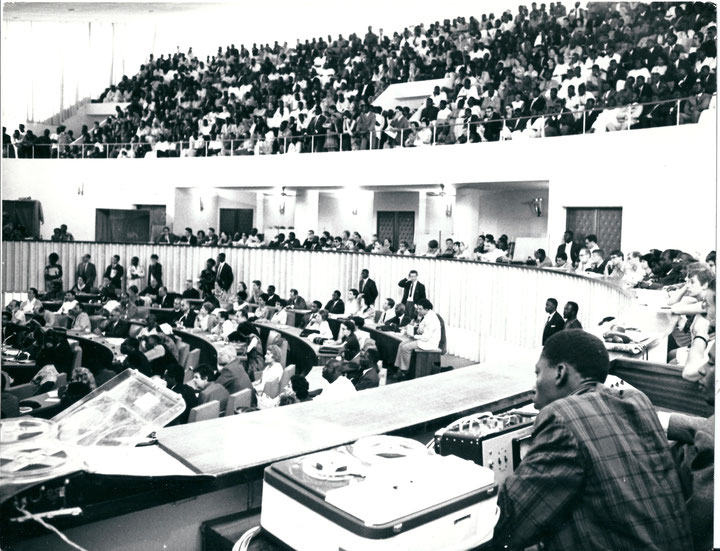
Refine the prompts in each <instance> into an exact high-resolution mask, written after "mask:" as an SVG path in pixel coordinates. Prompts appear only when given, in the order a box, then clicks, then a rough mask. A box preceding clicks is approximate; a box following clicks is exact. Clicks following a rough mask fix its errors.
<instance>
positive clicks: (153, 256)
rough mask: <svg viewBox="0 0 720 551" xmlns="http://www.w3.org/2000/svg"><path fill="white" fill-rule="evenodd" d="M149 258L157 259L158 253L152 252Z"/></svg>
mask: <svg viewBox="0 0 720 551" xmlns="http://www.w3.org/2000/svg"><path fill="white" fill-rule="evenodd" d="M150 258H151V259H153V260H157V259H158V255H156V254H154V253H153V254H151V255H150Z"/></svg>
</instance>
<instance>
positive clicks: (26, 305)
mask: <svg viewBox="0 0 720 551" xmlns="http://www.w3.org/2000/svg"><path fill="white" fill-rule="evenodd" d="M37 294H38V291H37V289H36V288H35V287H30V288H29V289H28V293H27V295H28V298H27V300H24V301H23V302H22V304H21V305H20V310H22V311H23V313H24V314H33V313H34V312H35V311H36V310H38V309H39V308H40V307H41V306H42V303H41V302H40V301H39V300H38V298H37Z"/></svg>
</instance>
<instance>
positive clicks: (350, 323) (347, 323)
mask: <svg viewBox="0 0 720 551" xmlns="http://www.w3.org/2000/svg"><path fill="white" fill-rule="evenodd" d="M342 324H343V325H344V326H345V328H346V329H347V330H348V331H350V332H351V333H354V332H355V322H354V321H352V320H347V321H344V322H342Z"/></svg>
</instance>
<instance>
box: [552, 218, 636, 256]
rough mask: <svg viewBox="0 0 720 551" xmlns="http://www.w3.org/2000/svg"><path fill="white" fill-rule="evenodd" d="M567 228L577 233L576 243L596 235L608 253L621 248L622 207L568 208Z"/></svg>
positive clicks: (599, 243)
mask: <svg viewBox="0 0 720 551" xmlns="http://www.w3.org/2000/svg"><path fill="white" fill-rule="evenodd" d="M565 228H566V229H568V230H570V231H572V232H573V234H575V242H576V243H581V244H582V243H584V242H585V236H587V235H591V234H593V235H596V236H597V238H598V245H599V246H600V248H601V249H603V250H604V251H605V255H608V254H609V253H610V251H612V250H614V249H620V243H621V242H622V208H620V207H617V208H616V207H582V208H575V207H573V208H568V209H567V220H566V225H565Z"/></svg>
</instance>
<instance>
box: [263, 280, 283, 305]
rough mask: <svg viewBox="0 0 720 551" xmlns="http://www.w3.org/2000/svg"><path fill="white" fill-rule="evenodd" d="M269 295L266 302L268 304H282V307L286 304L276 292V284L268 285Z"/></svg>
mask: <svg viewBox="0 0 720 551" xmlns="http://www.w3.org/2000/svg"><path fill="white" fill-rule="evenodd" d="M267 296H268V298H267V300H266V301H265V304H267V305H268V306H280V307H281V308H282V307H284V306H285V301H284V300H283V299H281V298H280V297H279V296H277V295H276V294H275V285H268V286H267Z"/></svg>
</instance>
